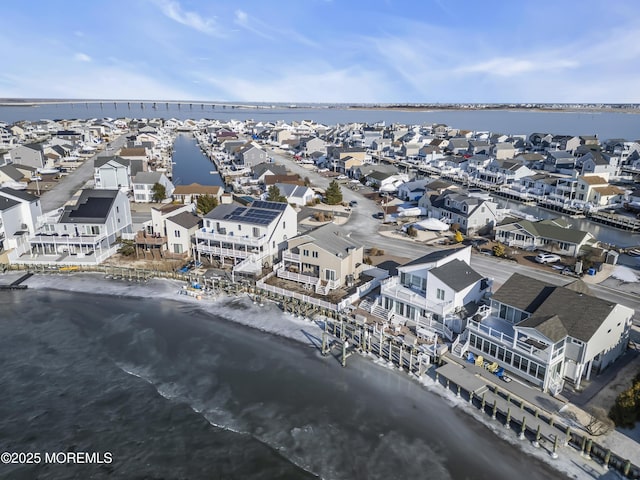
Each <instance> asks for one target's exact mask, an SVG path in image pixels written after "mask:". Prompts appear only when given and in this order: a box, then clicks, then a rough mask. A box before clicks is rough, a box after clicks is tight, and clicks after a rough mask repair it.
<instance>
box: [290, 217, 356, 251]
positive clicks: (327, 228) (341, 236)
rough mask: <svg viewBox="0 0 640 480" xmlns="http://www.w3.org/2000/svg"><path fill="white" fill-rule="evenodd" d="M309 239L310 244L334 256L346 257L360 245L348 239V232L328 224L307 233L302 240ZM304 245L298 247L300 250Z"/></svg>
mask: <svg viewBox="0 0 640 480" xmlns="http://www.w3.org/2000/svg"><path fill="white" fill-rule="evenodd" d="M305 237H308V239H309V242H311V243H313V244H314V245H317V246H318V247H320V248H322V249H323V250H326V251H327V252H329V253H332V254H334V255H338V254H340V255H344V256H346V255H347V253H348V250H349V249H352V248H358V247H359V245H358V244H357V243H355V242H354V241H353V240H351V238H349V237H347V232H346V231H345V230H344V229H343V228H342V227H340V226H338V225H336V224H334V223H328V224H326V225H322V226H321V227H318V228H315V229H313V230H310V231H308V232H307V233H305V234H304V235H303V236H302V238H305ZM302 245H304V244H302V243H301V244H300V245H298V248H299V247H300V246H302Z"/></svg>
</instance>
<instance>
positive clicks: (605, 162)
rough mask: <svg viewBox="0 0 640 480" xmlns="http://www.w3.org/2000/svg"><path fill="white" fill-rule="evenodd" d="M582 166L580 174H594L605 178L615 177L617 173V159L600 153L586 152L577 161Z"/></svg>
mask: <svg viewBox="0 0 640 480" xmlns="http://www.w3.org/2000/svg"><path fill="white" fill-rule="evenodd" d="M577 163H578V165H582V170H581V174H582V175H588V174H595V175H600V176H602V177H605V178H610V177H612V176H616V175H618V173H619V166H618V159H617V157H613V156H610V155H609V154H607V153H602V152H588V153H586V154H585V155H583V156H581V157H580V158H578V160H577Z"/></svg>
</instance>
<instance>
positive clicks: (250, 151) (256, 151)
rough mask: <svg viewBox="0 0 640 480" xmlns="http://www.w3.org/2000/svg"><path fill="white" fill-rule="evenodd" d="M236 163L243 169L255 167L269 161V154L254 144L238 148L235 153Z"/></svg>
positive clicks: (249, 143) (250, 143)
mask: <svg viewBox="0 0 640 480" xmlns="http://www.w3.org/2000/svg"><path fill="white" fill-rule="evenodd" d="M234 155H235V163H236V165H240V166H242V167H250V168H251V167H255V166H256V165H258V164H260V163H264V162H266V161H267V160H268V157H267V152H265V151H264V150H263V149H262V148H260V146H258V145H256V144H255V143H253V142H248V143H246V144H244V145H242V146H241V147H238V148H237V149H236V150H235V152H234Z"/></svg>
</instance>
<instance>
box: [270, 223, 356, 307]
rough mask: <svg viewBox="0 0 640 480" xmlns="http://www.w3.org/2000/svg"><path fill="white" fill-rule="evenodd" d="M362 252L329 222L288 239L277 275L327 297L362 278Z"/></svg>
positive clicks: (340, 228)
mask: <svg viewBox="0 0 640 480" xmlns="http://www.w3.org/2000/svg"><path fill="white" fill-rule="evenodd" d="M363 249H364V247H363V246H362V245H359V244H358V243H356V242H354V241H353V240H351V238H350V237H349V234H348V233H347V232H346V231H345V230H344V229H343V228H342V227H340V226H338V225H335V224H333V223H328V224H326V225H323V226H321V227H318V228H315V229H313V230H310V231H308V232H306V233H304V234H303V235H299V236H297V237H294V238H291V239H289V240H287V246H286V249H285V250H284V251H283V252H282V262H281V263H279V264H278V268H277V270H276V272H277V273H276V274H277V276H278V277H279V278H284V279H287V280H291V281H294V282H298V283H301V284H302V285H304V286H306V288H309V289H313V290H314V291H315V292H316V293H320V294H323V295H326V294H327V293H329V292H330V291H332V290H335V289H337V288H340V287H343V286H349V285H353V284H354V283H355V282H356V281H357V280H358V279H359V278H360V273H361V272H362V267H363Z"/></svg>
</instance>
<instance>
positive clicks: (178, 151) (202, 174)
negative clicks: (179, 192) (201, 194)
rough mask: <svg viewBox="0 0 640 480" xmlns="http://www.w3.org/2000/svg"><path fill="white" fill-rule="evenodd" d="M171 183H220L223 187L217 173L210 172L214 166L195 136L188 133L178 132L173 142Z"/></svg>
mask: <svg viewBox="0 0 640 480" xmlns="http://www.w3.org/2000/svg"><path fill="white" fill-rule="evenodd" d="M173 162H174V165H173V184H174V185H176V186H178V185H189V184H191V183H199V184H200V185H220V186H222V187H224V182H223V181H222V178H221V177H220V175H219V174H217V173H214V174H212V173H210V172H211V171H213V170H215V169H216V166H215V165H214V164H213V162H211V160H209V158H208V157H207V156H206V155H205V154H204V153H203V152H202V150H201V149H200V147H199V146H198V142H197V141H196V139H195V137H194V136H193V135H191V134H188V133H181V134H179V135H178V136H177V137H176V139H175V141H174V142H173Z"/></svg>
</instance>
